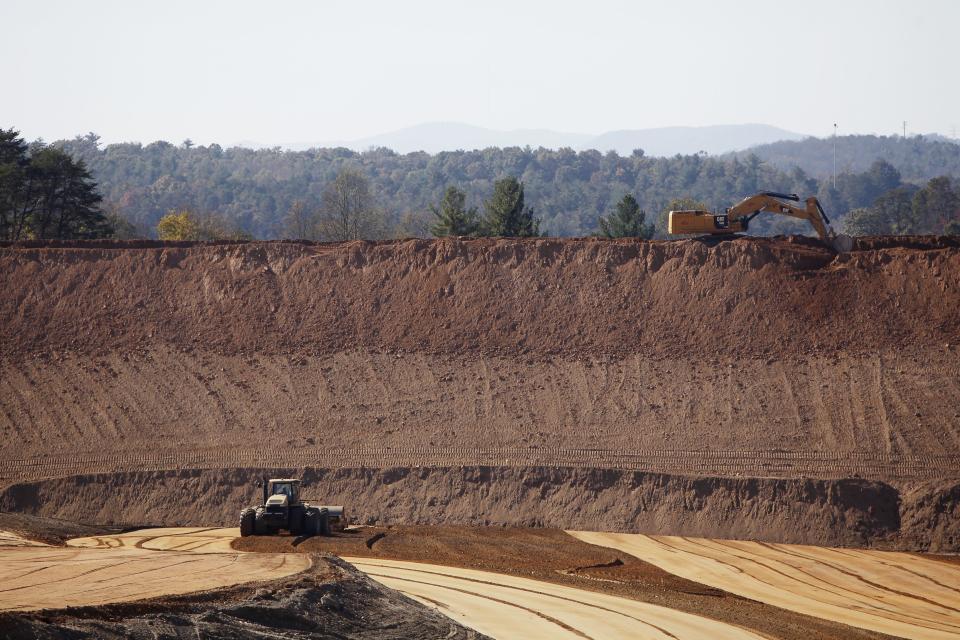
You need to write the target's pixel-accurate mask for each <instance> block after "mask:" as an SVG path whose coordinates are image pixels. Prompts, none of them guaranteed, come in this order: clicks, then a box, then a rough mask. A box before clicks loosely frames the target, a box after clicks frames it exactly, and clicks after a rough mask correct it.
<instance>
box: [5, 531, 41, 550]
mask: <svg viewBox="0 0 960 640" xmlns="http://www.w3.org/2000/svg"><path fill="white" fill-rule="evenodd" d="M46 546H47V545H45V544H44V543H42V542H36V541H34V540H27V539H26V538H24V537H22V536H21V535H19V534H17V533H14V532H13V531H3V530H0V548H2V547H46Z"/></svg>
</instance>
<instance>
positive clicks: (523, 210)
mask: <svg viewBox="0 0 960 640" xmlns="http://www.w3.org/2000/svg"><path fill="white" fill-rule="evenodd" d="M484 208H485V209H486V219H485V220H484V224H483V226H484V229H483V231H484V235H488V236H502V237H519V238H523V237H530V236H538V235H540V220H539V219H537V218H534V217H533V209H531V208H529V207H527V206H525V205H524V202H523V183H522V182H520V181H519V180H517V179H516V178H514V177H513V176H510V177H508V178H503V179H502V180H497V181H496V182H494V183H493V197H492V198H490V199H489V200H487V201H486V202H485V203H484Z"/></svg>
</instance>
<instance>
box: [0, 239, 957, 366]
mask: <svg viewBox="0 0 960 640" xmlns="http://www.w3.org/2000/svg"><path fill="white" fill-rule="evenodd" d="M861 245H862V246H865V247H868V248H865V249H863V250H856V251H853V252H851V253H849V254H844V255H837V254H835V253H834V252H832V251H831V250H829V249H827V248H826V247H824V246H823V245H821V244H820V243H819V242H817V241H814V240H809V239H806V238H799V237H794V238H789V239H765V238H741V239H737V240H732V241H728V242H723V243H720V244H718V245H716V246H709V245H707V244H704V243H702V242H700V241H697V240H685V241H676V242H643V241H631V240H625V241H607V240H593V239H588V240H562V239H538V240H510V239H499V240H497V239H489V240H487V239H483V240H469V241H462V240H455V239H444V240H406V241H397V242H385V243H371V242H351V243H345V244H333V245H311V244H299V243H296V244H295V243H249V244H225V245H224V244H222V245H203V244H198V245H186V246H182V245H181V246H165V245H157V246H154V247H152V248H135V247H136V246H137V245H136V244H134V245H130V246H127V245H123V244H114V245H107V247H111V248H100V247H98V246H97V245H92V246H85V245H76V248H73V247H72V246H70V245H67V247H65V248H54V247H43V246H41V247H36V248H33V247H21V246H11V247H8V248H5V249H0V274H2V276H3V286H4V292H5V295H4V296H3V299H2V301H0V317H2V318H3V319H4V320H5V321H4V323H3V324H2V326H0V342H2V343H3V344H4V347H5V348H4V352H5V356H6V357H12V356H17V355H22V354H28V353H36V352H51V351H64V350H66V351H78V352H83V353H107V352H110V351H115V350H120V351H129V350H135V349H143V348H148V347H150V346H152V345H155V344H164V345H167V346H173V347H178V348H187V349H203V350H212V351H216V352H218V353H228V354H236V353H258V354H286V353H297V354H308V353H309V354H331V353H337V352H342V351H352V350H372V351H377V352H391V353H392V352H396V351H404V352H429V353H448V354H456V355H462V354H467V353H472V354H476V353H483V354H500V355H507V356H511V357H514V356H517V355H518V354H529V355H530V356H538V357H543V356H547V355H560V354H563V355H577V356H587V355H589V356H596V355H599V354H616V355H621V356H622V355H627V354H630V355H633V354H644V355H647V356H654V355H655V356H659V357H673V358H686V359H693V358H700V359H704V358H707V359H709V358H711V357H715V356H717V355H734V356H737V357H744V356H747V355H755V356H769V357H774V358H779V357H784V356H787V355H796V354H809V353H833V352H837V351H842V352H845V353H870V352H875V351H878V350H880V351H883V350H887V349H890V348H896V349H902V348H904V347H907V346H924V347H929V346H936V347H943V346H944V344H945V343H948V342H956V341H957V337H958V336H960V306H958V305H957V304H956V300H957V299H958V296H960V247H958V241H957V239H949V238H936V237H933V238H906V239H901V240H898V241H894V240H884V239H874V240H867V241H862V242H861ZM131 246H132V247H133V248H131ZM874 246H876V247H882V248H869V247H874ZM114 247H115V248H114Z"/></svg>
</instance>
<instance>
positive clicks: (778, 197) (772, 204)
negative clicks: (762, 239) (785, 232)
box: [727, 191, 835, 241]
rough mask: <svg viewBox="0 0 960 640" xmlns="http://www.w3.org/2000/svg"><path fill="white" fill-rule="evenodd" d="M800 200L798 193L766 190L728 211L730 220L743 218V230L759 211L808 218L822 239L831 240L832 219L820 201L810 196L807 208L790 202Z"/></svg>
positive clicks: (832, 234)
mask: <svg viewBox="0 0 960 640" xmlns="http://www.w3.org/2000/svg"><path fill="white" fill-rule="evenodd" d="M790 201H793V202H799V201H800V198H799V197H798V196H797V195H796V194H792V193H791V194H784V193H774V192H772V191H765V192H763V193H758V194H756V195H753V196H750V197H749V198H744V199H743V200H741V201H740V202H739V203H738V204H736V205H735V206H733V207H731V208H730V209H729V210H728V211H727V215H728V216H730V220H731V221H734V220H742V221H743V223H742V227H743V230H744V231H746V229H747V224H749V222H750V220H752V219H753V218H754V216H756V215H757V214H759V213H764V212H766V213H778V214H780V215H784V216H790V217H792V218H799V219H801V220H807V221H809V222H810V224H811V225H812V226H813V228H814V230H815V231H816V232H817V235H818V236H820V239H821V240H826V241H830V239H831V238H832V237H833V236H834V235H835V234H834V233H833V230H832V229H831V228H830V220H829V219H828V218H827V215H826V214H825V213H824V212H823V207H821V206H820V201H819V200H817V199H816V198H815V197H813V196H810V197H809V198H807V201H806V208H803V209H801V208H800V207H798V206H796V205H793V204H791V203H790Z"/></svg>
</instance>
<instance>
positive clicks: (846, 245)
mask: <svg viewBox="0 0 960 640" xmlns="http://www.w3.org/2000/svg"><path fill="white" fill-rule="evenodd" d="M830 244H831V245H833V250H834V251H836V252H837V253H848V252H850V251H853V238H852V237H850V236H848V235H847V234H845V233H838V234H837V235H835V236H833V238H831V239H830Z"/></svg>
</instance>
